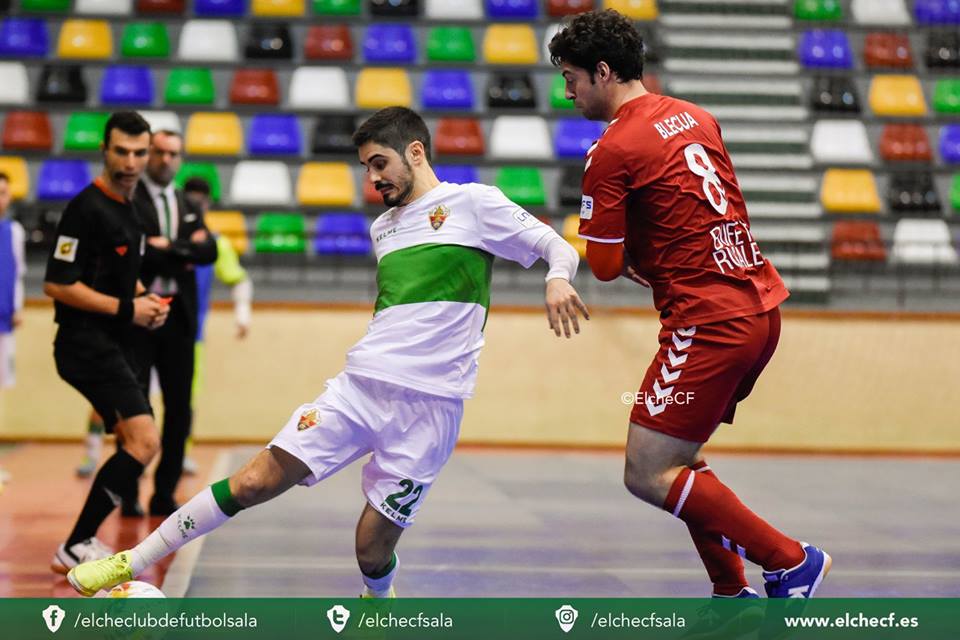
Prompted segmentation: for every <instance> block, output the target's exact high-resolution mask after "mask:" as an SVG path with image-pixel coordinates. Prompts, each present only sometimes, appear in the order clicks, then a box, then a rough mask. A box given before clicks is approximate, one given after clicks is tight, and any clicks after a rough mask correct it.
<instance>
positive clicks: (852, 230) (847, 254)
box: [831, 220, 887, 262]
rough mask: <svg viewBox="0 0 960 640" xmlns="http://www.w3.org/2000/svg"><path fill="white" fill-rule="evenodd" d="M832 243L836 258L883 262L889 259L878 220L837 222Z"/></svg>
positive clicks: (832, 250)
mask: <svg viewBox="0 0 960 640" xmlns="http://www.w3.org/2000/svg"><path fill="white" fill-rule="evenodd" d="M831 245H832V249H831V252H832V254H833V258H834V259H835V260H859V261H867V262H882V261H884V260H886V259H887V250H886V247H885V245H884V244H883V238H882V237H881V236H880V227H879V226H877V223H876V222H870V221H854V220H850V221H843V222H837V223H836V224H835V225H834V226H833V239H832V241H831Z"/></svg>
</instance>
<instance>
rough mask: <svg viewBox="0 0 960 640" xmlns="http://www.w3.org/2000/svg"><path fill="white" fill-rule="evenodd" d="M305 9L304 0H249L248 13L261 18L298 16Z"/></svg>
mask: <svg viewBox="0 0 960 640" xmlns="http://www.w3.org/2000/svg"><path fill="white" fill-rule="evenodd" d="M305 11H306V4H305V3H304V0H251V2H250V13H251V14H253V15H254V16H257V17H261V18H299V17H300V16H302V15H303V14H304V12H305Z"/></svg>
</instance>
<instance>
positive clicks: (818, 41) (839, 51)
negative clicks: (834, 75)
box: [798, 29, 853, 69]
mask: <svg viewBox="0 0 960 640" xmlns="http://www.w3.org/2000/svg"><path fill="white" fill-rule="evenodd" d="M798 53H799V56H800V62H801V63H802V64H803V66H805V67H808V68H829V69H852V68H853V51H852V50H851V48H850V41H849V40H848V39H847V34H846V33H845V32H844V31H841V30H839V29H812V30H810V31H805V32H804V33H803V35H802V36H800V44H799V47H798Z"/></svg>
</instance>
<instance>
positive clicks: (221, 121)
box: [184, 112, 243, 156]
mask: <svg viewBox="0 0 960 640" xmlns="http://www.w3.org/2000/svg"><path fill="white" fill-rule="evenodd" d="M184 141H185V143H186V144H185V146H186V152H187V153H188V154H190V153H195V154H197V155H204V156H232V155H237V154H239V153H242V152H243V129H242V127H241V126H240V118H238V117H237V115H236V114H235V113H220V112H217V113H214V112H198V113H194V114H193V115H191V116H190V119H189V120H188V121H187V132H186V135H185V136H184Z"/></svg>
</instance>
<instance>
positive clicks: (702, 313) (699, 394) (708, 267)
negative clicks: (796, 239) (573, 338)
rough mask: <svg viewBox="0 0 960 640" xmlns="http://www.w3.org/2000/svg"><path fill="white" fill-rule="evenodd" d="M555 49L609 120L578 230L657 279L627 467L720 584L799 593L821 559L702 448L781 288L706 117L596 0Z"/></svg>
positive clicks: (745, 590) (816, 577) (574, 87)
mask: <svg viewBox="0 0 960 640" xmlns="http://www.w3.org/2000/svg"><path fill="white" fill-rule="evenodd" d="M550 54H551V57H552V61H553V63H554V64H555V65H556V66H558V67H559V68H560V70H561V73H562V74H563V77H564V79H565V81H566V93H567V98H569V99H572V100H573V101H574V104H575V105H576V107H577V108H578V109H580V110H581V111H582V112H583V115H584V116H585V117H586V118H588V119H590V120H602V121H607V122H609V123H610V124H609V125H608V126H607V129H606V131H604V133H603V135H602V136H601V137H600V139H599V140H598V141H597V142H596V143H595V144H594V145H593V146H592V147H591V148H590V150H589V151H588V152H587V158H586V166H585V171H584V177H583V201H582V205H581V209H580V235H581V236H582V237H584V238H586V240H587V260H588V262H589V264H590V268H591V270H592V271H593V273H594V275H595V276H596V277H597V278H598V279H600V280H613V279H615V278H617V277H620V276H621V275H622V276H626V277H628V278H630V279H632V280H634V281H636V282H638V283H640V284H643V285H645V286H649V287H650V288H651V289H652V290H653V299H654V304H655V306H656V308H657V310H658V311H659V312H660V319H661V324H662V328H661V331H660V335H659V341H660V348H659V350H658V352H657V355H656V356H655V357H654V359H653V363H652V364H651V365H650V367H649V368H648V369H647V372H646V375H645V377H644V379H643V384H642V385H641V387H640V392H639V393H638V394H637V401H636V402H635V404H634V407H633V410H632V412H631V414H630V426H629V435H628V437H627V449H626V470H625V474H624V482H625V484H626V486H627V488H628V489H629V490H630V492H631V493H632V494H633V495H635V496H637V497H638V498H640V499H642V500H644V501H646V502H648V503H650V504H652V505H654V506H656V507H660V508H662V509H664V510H666V511H668V512H669V513H672V514H673V515H674V516H676V517H678V518H680V519H681V520H683V521H684V522H685V523H686V524H687V526H688V528H689V530H690V535H691V537H692V538H693V542H694V544H695V545H696V548H697V551H698V552H699V554H700V557H701V558H702V559H703V563H704V566H705V567H706V569H707V573H708V574H709V576H710V579H711V581H712V582H713V594H714V595H715V596H717V597H741V598H750V597H754V598H755V597H758V596H757V593H756V592H755V591H754V590H753V589H751V588H750V586H749V584H748V582H747V579H746V577H745V576H744V568H743V560H742V558H747V559H748V560H751V561H752V562H755V563H757V564H759V565H760V566H761V567H763V570H764V572H763V577H764V580H765V587H766V592H767V595H768V596H770V597H807V598H808V597H810V596H812V595H813V594H814V592H815V591H816V590H817V588H818V587H819V585H820V581H821V580H822V579H823V577H824V576H825V575H826V574H827V572H828V571H829V570H830V565H831V559H830V556H828V555H827V554H826V553H824V552H823V551H822V550H821V549H819V548H817V547H814V546H813V545H808V544H806V543H802V542H798V541H796V540H794V539H792V538H790V537H788V536H786V535H784V534H783V533H781V532H780V531H778V530H777V529H775V528H774V527H772V526H771V525H770V524H768V523H767V522H766V521H765V520H763V519H761V518H760V517H758V516H757V515H756V514H754V513H753V512H752V511H751V510H750V509H748V508H747V507H746V506H744V505H743V503H742V502H740V500H739V499H738V498H737V496H736V495H735V494H734V492H733V491H731V490H730V489H729V488H728V487H727V486H725V485H724V484H723V483H722V482H720V480H719V479H718V478H717V476H716V475H715V474H714V473H713V472H712V471H711V470H710V467H708V466H707V463H706V461H705V460H704V459H703V456H702V455H701V454H700V449H701V447H702V446H703V443H705V442H706V441H707V440H708V439H709V438H710V435H711V434H712V433H713V432H714V430H715V429H716V428H717V427H718V426H719V424H720V423H721V422H728V423H732V422H733V415H734V411H735V409H736V406H737V403H738V402H739V401H741V400H743V399H744V398H746V397H747V395H749V393H750V391H751V390H752V388H753V385H754V383H755V382H756V380H757V378H758V376H759V375H760V372H761V371H763V368H764V366H766V364H767V362H768V361H769V360H770V357H771V356H772V355H773V352H774V350H775V349H776V346H777V341H778V339H779V336H780V312H779V310H778V306H779V304H780V303H781V302H783V301H784V300H785V299H786V298H787V296H788V295H789V293H788V292H787V289H786V287H785V286H784V284H783V281H782V280H781V279H780V275H779V274H778V273H777V270H776V269H775V268H774V267H773V265H772V264H770V262H769V261H767V260H766V258H764V256H763V254H762V253H761V251H760V248H759V246H758V245H757V242H756V240H755V239H754V237H753V235H752V233H751V232H750V222H749V219H748V218H747V209H746V206H745V204H744V200H743V195H742V193H741V191H740V185H739V184H738V182H737V178H736V176H735V175H734V171H733V163H732V162H731V161H730V156H729V155H728V154H727V150H726V148H725V147H724V144H723V140H722V139H721V135H720V127H719V126H718V124H717V121H716V120H715V119H714V118H713V116H711V115H710V114H709V113H707V112H706V111H704V110H703V109H701V108H699V107H697V106H696V105H694V104H691V103H689V102H684V101H683V100H677V99H675V98H670V97H667V96H660V95H656V94H652V93H649V92H647V90H646V89H645V88H644V86H643V83H642V81H641V78H642V73H643V41H642V39H641V37H640V35H639V33H637V30H636V29H635V28H634V26H633V24H632V23H631V22H630V21H629V20H627V19H626V18H625V17H623V16H622V15H620V14H619V13H617V12H615V11H612V10H607V11H594V12H589V13H585V14H581V15H579V16H577V17H576V18H574V19H573V20H572V21H571V22H569V23H568V24H567V25H566V27H564V28H563V29H562V30H561V31H560V32H559V33H558V34H557V35H556V36H555V37H554V38H553V40H552V41H551V42H550Z"/></svg>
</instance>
